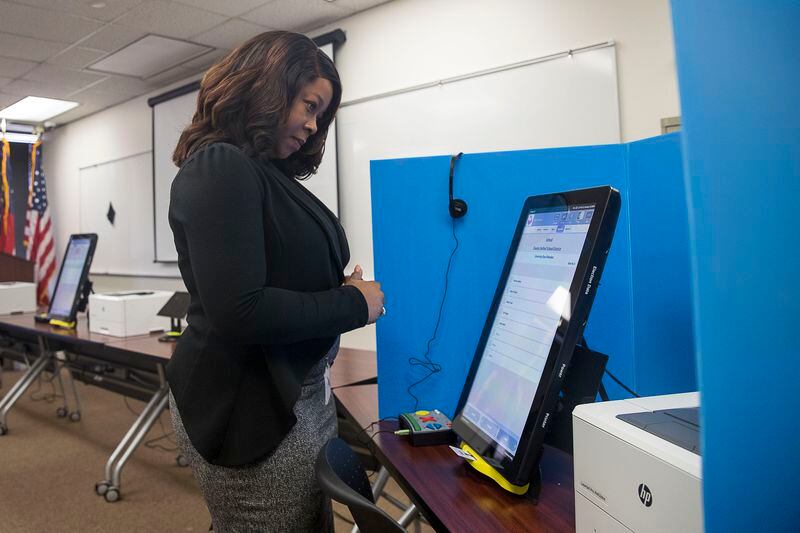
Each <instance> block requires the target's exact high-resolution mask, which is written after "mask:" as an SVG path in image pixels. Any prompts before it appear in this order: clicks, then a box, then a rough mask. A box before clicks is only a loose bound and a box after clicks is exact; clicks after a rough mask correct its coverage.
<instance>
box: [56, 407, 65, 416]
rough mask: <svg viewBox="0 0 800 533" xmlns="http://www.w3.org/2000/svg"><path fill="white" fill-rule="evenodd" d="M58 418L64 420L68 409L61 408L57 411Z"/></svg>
mask: <svg viewBox="0 0 800 533" xmlns="http://www.w3.org/2000/svg"><path fill="white" fill-rule="evenodd" d="M56 416H57V417H58V418H64V417H65V416H67V408H66V407H59V408H58V409H56Z"/></svg>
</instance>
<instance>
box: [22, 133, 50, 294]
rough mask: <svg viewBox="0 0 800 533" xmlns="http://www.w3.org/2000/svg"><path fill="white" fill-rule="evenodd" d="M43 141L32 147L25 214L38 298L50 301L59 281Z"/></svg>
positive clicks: (27, 240) (28, 256) (28, 251)
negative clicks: (46, 181) (43, 168)
mask: <svg viewBox="0 0 800 533" xmlns="http://www.w3.org/2000/svg"><path fill="white" fill-rule="evenodd" d="M41 145H42V142H41V141H36V143H35V144H33V145H31V147H30V154H31V167H30V168H31V176H30V181H29V182H28V212H27V215H26V217H25V240H24V243H25V247H26V249H27V259H28V261H33V262H34V270H33V271H34V278H35V279H36V301H37V303H38V304H39V305H47V304H48V303H49V302H50V289H51V285H52V284H53V282H54V281H55V276H53V274H54V272H55V270H56V250H55V242H54V241H53V224H52V222H51V221H50V207H49V205H48V203H47V188H46V187H45V183H44V171H43V170H42V148H41Z"/></svg>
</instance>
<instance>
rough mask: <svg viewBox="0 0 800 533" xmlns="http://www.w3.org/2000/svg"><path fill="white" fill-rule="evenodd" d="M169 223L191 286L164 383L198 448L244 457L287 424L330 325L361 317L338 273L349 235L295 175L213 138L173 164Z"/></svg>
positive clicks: (265, 449) (240, 460) (344, 327)
mask: <svg viewBox="0 0 800 533" xmlns="http://www.w3.org/2000/svg"><path fill="white" fill-rule="evenodd" d="M169 223H170V227H171V228H172V232H173V235H174V237H175V247H176V248H177V251H178V266H179V268H180V271H181V275H182V276H183V281H184V283H186V288H187V290H188V291H189V294H190V295H191V303H190V305H189V311H188V315H187V322H188V327H187V328H186V330H185V331H184V333H183V335H182V336H181V338H180V340H179V341H178V345H177V347H176V349H175V353H174V354H173V356H172V359H171V360H170V362H169V364H168V365H167V380H168V381H169V385H170V389H171V390H172V394H173V396H174V398H175V403H176V404H177V406H178V411H179V412H180V415H181V419H182V420H183V424H184V426H185V428H186V433H187V434H188V436H189V439H190V440H191V442H192V444H193V445H194V447H195V448H196V449H197V451H198V452H199V453H200V455H202V456H203V457H204V458H205V459H206V460H207V461H209V462H211V463H213V464H217V465H223V466H237V465H244V464H247V463H252V462H254V461H257V460H260V459H262V458H264V457H265V456H266V455H267V454H269V453H270V452H271V451H272V450H274V449H275V448H276V447H277V446H278V444H279V443H280V442H281V440H283V438H284V436H285V435H286V434H287V433H288V432H289V430H290V429H291V428H292V426H293V425H294V423H295V421H296V419H295V417H294V414H293V412H292V409H293V407H294V404H295V402H296V400H297V398H298V396H299V394H300V385H301V383H302V381H303V378H304V376H305V375H306V373H307V372H308V371H309V370H310V369H311V367H312V366H313V365H314V363H316V362H317V361H319V359H320V358H321V357H322V356H324V355H325V354H326V353H327V351H328V349H329V348H330V347H331V345H332V344H333V342H334V340H335V338H336V336H337V335H339V334H340V333H343V332H345V331H349V330H352V329H355V328H359V327H361V326H363V325H365V324H366V322H367V318H368V309H367V303H366V301H365V299H364V297H363V296H362V294H361V292H360V291H359V290H358V289H356V288H355V287H352V286H343V285H342V282H343V280H344V276H343V268H344V265H346V264H347V263H348V261H349V260H350V251H349V249H348V246H347V239H346V237H345V235H344V231H343V229H342V227H341V225H340V224H339V222H338V220H337V219H336V217H335V216H334V215H333V213H331V212H330V211H329V210H328V209H327V208H326V207H325V206H324V205H323V204H322V202H320V201H319V200H318V199H317V198H316V197H315V196H314V195H313V194H311V193H310V192H308V191H307V190H306V189H305V187H303V186H302V185H301V184H299V183H298V182H297V181H296V180H295V179H292V178H289V177H287V176H286V175H284V174H283V173H282V172H281V171H280V170H278V168H277V167H275V165H273V164H272V163H270V162H269V161H267V160H262V159H254V158H250V157H248V156H246V155H245V154H244V153H243V152H242V151H241V150H240V149H238V148H236V147H235V146H232V145H229V144H222V143H219V144H213V145H211V146H208V147H205V148H203V149H201V150H198V151H197V152H196V153H194V154H193V155H192V156H191V157H190V158H189V159H187V160H186V161H185V162H184V164H183V165H182V166H181V169H180V171H179V172H178V175H177V176H176V177H175V180H174V181H173V183H172V190H171V193H170V206H169Z"/></svg>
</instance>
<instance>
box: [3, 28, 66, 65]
mask: <svg viewBox="0 0 800 533" xmlns="http://www.w3.org/2000/svg"><path fill="white" fill-rule="evenodd" d="M66 47H67V45H66V44H64V43H54V42H50V41H44V40H42V39H32V38H30V37H22V36H20V35H13V34H10V33H2V32H0V54H3V55H4V56H5V57H13V58H15V59H28V60H30V61H44V60H45V59H47V58H49V57H52V56H54V55H55V54H56V53H58V52H60V51H61V50H63V49H64V48H66Z"/></svg>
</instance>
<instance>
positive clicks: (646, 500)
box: [639, 483, 653, 507]
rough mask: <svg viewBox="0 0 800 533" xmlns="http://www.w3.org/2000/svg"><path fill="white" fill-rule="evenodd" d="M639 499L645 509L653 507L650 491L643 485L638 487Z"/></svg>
mask: <svg viewBox="0 0 800 533" xmlns="http://www.w3.org/2000/svg"><path fill="white" fill-rule="evenodd" d="M639 499H640V500H641V501H642V503H643V504H644V506H645V507H650V506H651V505H653V493H652V492H650V489H649V488H648V487H647V485H645V484H644V483H642V484H641V485H639Z"/></svg>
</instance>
